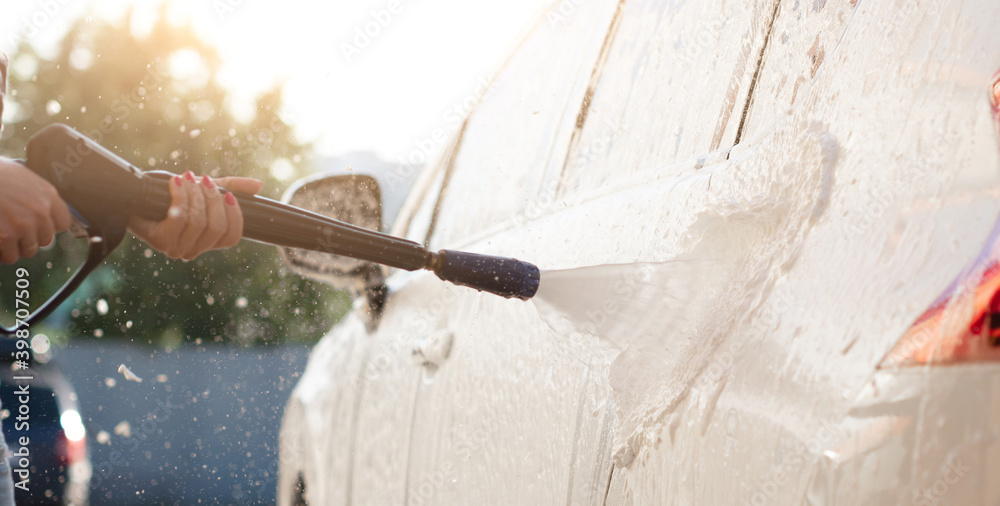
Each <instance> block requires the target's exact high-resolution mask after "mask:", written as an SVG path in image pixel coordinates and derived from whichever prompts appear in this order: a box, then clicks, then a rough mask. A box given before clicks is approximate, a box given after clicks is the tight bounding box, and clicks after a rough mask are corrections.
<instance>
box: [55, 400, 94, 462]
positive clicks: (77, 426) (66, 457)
mask: <svg viewBox="0 0 1000 506" xmlns="http://www.w3.org/2000/svg"><path fill="white" fill-rule="evenodd" d="M59 424H60V425H62V428H63V430H62V438H61V441H60V446H61V448H60V450H61V451H60V452H59V454H60V456H61V458H62V459H63V461H64V462H65V463H67V464H73V463H76V462H80V461H82V460H84V459H86V458H87V429H86V428H84V426H83V419H82V418H80V413H79V412H77V411H76V410H74V409H67V410H66V411H64V412H63V414H62V416H60V417H59Z"/></svg>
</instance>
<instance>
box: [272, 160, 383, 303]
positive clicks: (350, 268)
mask: <svg viewBox="0 0 1000 506" xmlns="http://www.w3.org/2000/svg"><path fill="white" fill-rule="evenodd" d="M281 200H282V202H284V203H286V204H290V205H293V206H295V207H300V208H302V209H306V210H308V211H312V212H314V213H317V214H322V215H323V216H326V217H328V218H333V219H335V220H340V221H343V222H346V223H350V224H352V225H355V226H358V227H362V228H366V229H369V230H375V231H381V228H382V194H381V190H380V189H379V185H378V182H377V181H376V180H375V178H373V177H371V176H367V175H362V174H343V173H321V174H317V175H314V176H310V177H307V178H304V179H301V180H299V181H296V182H295V183H294V184H293V185H292V186H291V187H290V188H288V190H287V191H286V192H285V194H284V196H282V199H281ZM318 240H319V241H320V243H321V244H322V241H323V238H322V237H319V238H318ZM278 249H279V250H280V252H281V257H282V259H283V260H284V261H285V265H287V266H288V268H289V269H291V270H293V271H295V272H297V273H299V274H301V275H303V276H306V277H309V278H312V279H316V280H319V281H323V282H326V283H329V284H331V285H333V286H334V287H335V288H338V289H348V290H350V291H351V293H352V295H353V296H359V295H362V294H364V295H367V296H368V299H369V300H368V302H369V307H370V309H372V310H373V311H374V312H375V313H374V314H376V315H377V314H378V313H379V312H380V311H381V306H382V303H383V302H384V300H385V273H384V271H383V268H382V266H381V265H379V264H376V263H373V262H368V261H365V260H358V259H354V258H350V257H345V256H340V255H335V254H332V253H324V252H321V251H307V250H301V249H295V248H284V247H282V248H278Z"/></svg>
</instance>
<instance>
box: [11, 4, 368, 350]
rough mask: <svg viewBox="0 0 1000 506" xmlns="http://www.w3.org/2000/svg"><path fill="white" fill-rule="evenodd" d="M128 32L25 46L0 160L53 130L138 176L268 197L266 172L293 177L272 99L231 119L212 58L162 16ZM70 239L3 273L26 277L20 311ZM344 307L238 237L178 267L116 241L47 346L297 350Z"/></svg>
mask: <svg viewBox="0 0 1000 506" xmlns="http://www.w3.org/2000/svg"><path fill="white" fill-rule="evenodd" d="M131 25H132V23H131V15H126V17H125V19H124V21H123V22H117V23H112V22H108V21H103V20H100V19H99V18H97V17H93V18H90V17H88V18H86V19H81V20H79V21H77V22H76V23H75V24H74V25H73V26H72V27H71V29H70V30H69V31H68V33H67V34H66V37H65V38H64V40H63V41H62V42H61V44H60V46H59V48H58V52H57V54H56V55H55V56H54V57H53V58H51V59H48V58H44V57H41V56H40V55H39V54H37V53H36V52H35V51H34V49H33V48H32V47H31V46H29V45H27V44H23V45H22V46H21V47H20V48H19V49H18V52H17V53H16V54H13V55H10V56H11V72H10V90H11V92H10V95H9V96H8V101H7V107H8V109H11V111H10V113H9V115H10V116H13V120H12V121H9V122H8V124H7V126H6V129H5V131H4V136H3V139H2V142H0V148H2V150H3V154H4V155H5V156H10V157H13V158H19V157H22V156H24V155H23V154H24V148H25V145H26V143H27V141H28V139H29V138H30V137H31V136H32V135H33V134H34V133H35V132H37V131H38V130H39V129H41V128H42V127H44V126H46V125H48V124H51V123H54V122H61V123H66V124H68V125H69V126H71V127H73V128H75V129H77V130H78V131H80V132H82V133H83V134H85V135H88V136H90V137H91V138H92V139H94V140H96V141H98V142H99V143H101V144H102V145H104V147H106V148H108V149H110V150H112V151H113V152H115V153H117V154H119V155H120V156H122V157H124V158H125V159H127V160H129V161H130V162H132V163H133V164H134V165H136V166H137V167H140V168H142V169H143V170H149V169H163V170H168V171H171V172H175V173H181V172H183V171H185V170H192V171H194V172H195V173H197V174H209V175H212V176H225V175H243V176H252V177H257V178H260V179H263V180H264V190H263V191H262V194H264V195H266V196H269V197H275V196H277V195H278V194H280V192H281V190H282V185H281V182H280V181H279V180H278V179H276V178H275V175H277V176H279V177H280V178H281V179H282V180H286V179H290V178H293V177H296V176H301V175H303V173H302V171H301V169H297V168H296V167H299V166H301V164H302V160H303V154H304V153H306V152H307V150H308V149H309V148H308V146H304V145H301V144H299V143H297V142H296V141H295V140H294V139H293V137H292V133H291V128H290V127H289V125H287V124H286V123H285V121H283V120H282V117H281V115H280V114H279V110H280V109H281V103H282V101H281V93H280V89H274V90H272V91H270V92H268V93H265V94H264V95H263V96H261V97H259V99H258V100H257V103H256V109H255V111H254V112H253V115H252V117H250V118H249V119H248V120H247V119H243V118H236V117H234V115H233V114H232V113H231V112H230V107H228V104H227V98H228V97H227V92H226V90H225V89H223V88H222V87H221V86H220V85H219V84H218V83H216V81H215V79H214V78H213V76H214V72H215V70H216V69H217V68H218V67H219V64H220V59H219V57H218V55H217V54H216V53H215V52H214V50H213V49H211V48H210V47H208V46H207V45H206V44H204V43H203V42H201V41H200V40H199V39H198V37H197V36H196V35H195V34H194V33H193V31H192V30H191V29H190V28H188V27H178V26H173V25H171V24H169V23H168V22H167V21H166V15H165V12H163V11H161V15H160V16H159V21H157V22H156V23H155V24H154V26H153V27H152V30H151V31H150V32H149V33H148V34H146V35H143V36H137V35H135V34H134V33H133V31H132V30H131ZM261 64H262V65H263V64H265V62H261ZM241 119H243V121H241ZM81 242H83V241H80V240H77V239H74V238H73V237H72V236H71V235H70V234H62V235H61V236H60V237H59V239H58V241H57V244H58V245H59V246H60V248H58V250H65V251H67V253H63V254H58V253H56V252H51V253H49V254H47V255H40V256H39V257H38V258H36V259H32V260H22V261H21V262H19V263H18V264H17V266H18V267H21V266H24V267H28V268H29V270H30V271H31V272H32V280H33V281H32V282H33V285H32V286H33V287H34V290H33V291H32V296H33V299H32V305H33V307H37V305H38V304H40V303H41V302H42V300H40V298H42V297H44V296H47V295H48V294H52V293H54V291H55V290H56V288H57V287H58V286H60V285H61V284H62V282H63V281H64V280H65V279H66V278H67V277H68V274H66V273H67V272H68V269H70V267H69V266H70V265H72V266H73V267H72V269H74V270H75V268H76V266H78V265H79V264H80V263H81V261H80V260H81V254H80V251H81V249H80V246H79V244H76V248H75V249H74V243H81ZM84 247H85V246H84ZM58 250H57V251H58ZM9 270H11V271H13V269H9ZM58 273H62V274H61V275H60V274H58ZM5 277H6V276H5ZM13 295H14V294H13V290H3V291H2V293H0V307H5V308H13V307H14V301H13ZM348 306H349V300H348V297H347V296H346V295H345V294H344V293H342V292H335V291H333V290H332V289H330V288H329V287H327V286H325V285H321V284H319V283H313V282H310V281H308V280H305V279H303V278H301V277H299V276H297V275H295V274H292V273H290V272H288V271H287V270H286V269H285V268H284V266H283V264H282V262H281V261H280V259H279V257H278V255H277V250H276V249H275V248H274V247H272V246H265V245H261V244H256V243H250V242H248V241H244V242H243V243H241V244H240V245H239V246H237V247H235V248H232V249H230V250H226V251H222V252H209V253H206V254H204V255H202V256H201V257H199V258H198V259H196V260H195V261H192V262H181V261H171V260H170V259H168V258H167V257H166V256H164V255H162V254H160V253H159V252H156V251H152V250H150V249H149V248H148V247H147V246H146V244H145V243H143V242H142V241H140V240H138V239H136V238H134V237H131V236H130V237H129V238H127V239H126V241H125V243H124V244H123V245H122V246H121V247H120V248H119V249H118V251H116V252H115V254H114V255H113V256H112V257H111V258H109V259H108V261H107V262H106V263H105V265H103V266H102V267H101V268H100V270H98V271H95V273H94V274H93V275H92V276H91V277H90V278H89V279H88V281H87V283H86V284H85V285H84V286H82V287H81V288H80V289H79V290H78V291H77V293H76V294H75V296H74V297H72V298H71V299H70V300H69V301H67V303H66V304H64V305H63V307H62V308H60V312H59V314H56V315H54V316H53V317H52V318H50V321H49V322H47V324H48V330H49V331H50V332H51V333H53V334H55V335H56V336H70V337H71V336H76V335H82V336H87V335H94V336H96V337H101V336H106V337H112V336H125V337H128V338H132V339H135V340H139V341H148V342H150V343H156V344H159V345H163V346H177V345H179V344H181V343H182V342H183V341H184V340H199V341H201V342H211V341H213V340H214V341H220V340H230V341H234V342H238V343H241V344H253V343H270V342H275V341H276V340H280V339H284V338H290V339H296V340H308V341H311V340H315V339H317V338H318V337H320V336H321V335H322V333H323V332H325V331H326V329H328V328H329V327H330V325H332V324H333V323H334V322H335V321H336V320H337V319H339V318H340V317H341V316H342V315H343V314H344V313H345V312H346V310H347V308H348Z"/></svg>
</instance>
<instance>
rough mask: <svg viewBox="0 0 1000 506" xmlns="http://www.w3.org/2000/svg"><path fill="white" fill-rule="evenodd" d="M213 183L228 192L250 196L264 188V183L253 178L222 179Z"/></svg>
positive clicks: (233, 177)
mask: <svg viewBox="0 0 1000 506" xmlns="http://www.w3.org/2000/svg"><path fill="white" fill-rule="evenodd" d="M213 181H214V182H215V184H217V185H219V186H221V187H222V188H225V189H227V190H233V191H237V192H241V193H249V194H255V193H257V192H259V191H260V189H261V188H263V187H264V183H263V181H261V180H259V179H254V178H252V177H235V176H231V177H220V178H218V179H214V180H213Z"/></svg>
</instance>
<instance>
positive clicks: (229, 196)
mask: <svg viewBox="0 0 1000 506" xmlns="http://www.w3.org/2000/svg"><path fill="white" fill-rule="evenodd" d="M226 203H227V204H229V205H231V206H235V205H236V198H235V197H233V194H232V193H227V194H226Z"/></svg>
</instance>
